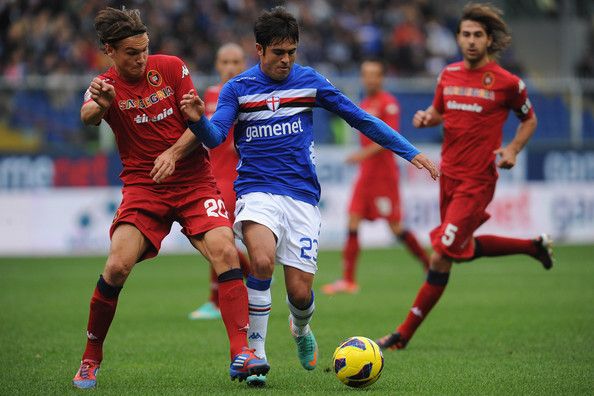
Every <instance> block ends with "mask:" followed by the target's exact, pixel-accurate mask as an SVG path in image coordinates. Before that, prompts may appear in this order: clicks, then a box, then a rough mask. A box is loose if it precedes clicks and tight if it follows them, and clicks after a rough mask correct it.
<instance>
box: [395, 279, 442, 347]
mask: <svg viewBox="0 0 594 396" xmlns="http://www.w3.org/2000/svg"><path fill="white" fill-rule="evenodd" d="M449 276H450V273H449V272H436V271H432V270H429V273H428V274H427V280H426V281H425V283H423V285H422V286H421V288H420V289H419V292H418V294H417V297H416V298H415V301H414V303H413V306H412V308H411V309H410V311H409V313H408V315H407V316H406V319H405V320H404V322H403V323H402V324H401V325H400V326H398V328H397V329H396V331H398V332H399V333H400V335H402V337H404V338H406V339H407V340H410V339H411V337H412V336H413V334H414V333H415V331H416V330H417V328H418V327H419V326H420V325H421V323H422V322H423V320H424V319H425V318H426V317H427V315H429V312H431V309H432V308H433V307H434V306H435V304H437V302H438V301H439V298H440V297H441V294H442V293H443V291H444V290H445V288H446V285H447V283H448V279H449Z"/></svg>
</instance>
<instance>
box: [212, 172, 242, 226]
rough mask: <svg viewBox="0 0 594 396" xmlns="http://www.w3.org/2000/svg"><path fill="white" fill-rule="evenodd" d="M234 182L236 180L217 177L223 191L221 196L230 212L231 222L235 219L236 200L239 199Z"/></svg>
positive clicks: (219, 186) (218, 184)
mask: <svg viewBox="0 0 594 396" xmlns="http://www.w3.org/2000/svg"><path fill="white" fill-rule="evenodd" d="M233 182H234V180H229V179H217V186H218V188H219V190H220V191H221V196H222V197H223V201H224V202H225V207H226V208H227V212H229V220H231V223H233V221H234V220H235V201H236V200H237V198H236V196H235V190H234V189H233Z"/></svg>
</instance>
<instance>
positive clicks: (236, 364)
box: [229, 347, 270, 382]
mask: <svg viewBox="0 0 594 396" xmlns="http://www.w3.org/2000/svg"><path fill="white" fill-rule="evenodd" d="M269 370H270V366H269V365H268V362H266V360H265V359H260V358H259V357H258V356H256V355H255V354H254V349H248V348H246V347H244V348H243V349H242V351H241V353H240V354H237V355H235V357H234V358H233V361H232V362H231V365H230V366H229V375H230V376H231V381H234V380H235V379H238V380H239V382H241V381H243V380H245V379H247V378H248V377H249V376H252V375H265V374H266V373H268V371H269Z"/></svg>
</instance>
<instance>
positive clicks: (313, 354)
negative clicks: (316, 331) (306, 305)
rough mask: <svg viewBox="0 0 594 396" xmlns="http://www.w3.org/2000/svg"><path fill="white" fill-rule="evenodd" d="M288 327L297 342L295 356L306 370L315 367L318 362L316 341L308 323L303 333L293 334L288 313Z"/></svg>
mask: <svg viewBox="0 0 594 396" xmlns="http://www.w3.org/2000/svg"><path fill="white" fill-rule="evenodd" d="M289 329H290V330H291V335H292V336H293V339H294V340H295V343H296V344H297V356H299V361H300V362H301V365H302V366H303V368H304V369H306V370H313V369H315V368H316V365H317V363H318V343H317V342H316V338H315V337H314V335H313V332H312V331H311V329H310V328H309V325H307V327H306V330H305V334H303V335H298V334H295V333H294V332H293V321H292V320H291V315H289Z"/></svg>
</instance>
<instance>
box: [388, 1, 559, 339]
mask: <svg viewBox="0 0 594 396" xmlns="http://www.w3.org/2000/svg"><path fill="white" fill-rule="evenodd" d="M457 39H458V45H459V47H460V50H461V52H462V55H463V61H462V62H457V63H453V64H450V65H449V66H447V67H446V68H445V70H443V71H442V73H441V74H440V76H439V78H438V84H437V88H436V90H435V97H434V99H433V104H432V105H431V106H429V108H427V109H426V110H419V111H417V112H416V113H415V115H414V117H413V124H414V126H415V127H417V128H423V127H430V126H435V125H438V124H440V123H442V122H443V124H444V141H443V145H442V152H441V155H442V164H441V171H442V176H441V179H440V213H441V224H440V225H439V226H438V227H436V228H435V229H433V230H432V231H431V234H430V237H431V244H432V245H433V250H434V253H433V254H432V255H431V260H430V267H429V273H428V275H427V280H426V281H425V283H424V284H423V285H422V286H421V288H420V290H419V292H418V294H417V297H416V299H415V301H414V303H413V306H412V308H411V310H410V312H409V313H408V316H407V317H406V319H405V320H404V322H403V323H402V324H401V325H400V326H398V327H397V329H396V332H394V333H391V334H388V335H387V336H384V337H382V338H381V339H379V340H378V345H379V346H380V347H381V348H383V349H386V348H390V349H401V348H404V347H405V346H406V344H407V342H408V341H410V339H411V337H412V336H413V334H414V333H415V331H416V329H417V328H418V327H419V326H420V324H421V323H422V321H423V320H424V319H425V318H426V317H427V315H428V314H429V312H430V311H431V308H433V306H434V305H435V304H436V303H437V301H439V298H440V297H441V295H442V293H443V291H444V289H445V287H446V285H447V283H448V278H449V275H450V270H451V268H452V263H453V262H461V261H470V260H474V259H476V258H479V257H493V256H505V255H511V254H527V255H529V256H532V257H534V258H535V259H537V260H538V261H540V262H541V264H542V266H543V267H544V268H545V269H547V270H548V269H550V268H551V267H552V266H553V256H552V255H553V251H552V241H551V239H550V237H549V236H548V235H546V234H542V235H541V236H539V237H538V238H535V239H516V238H505V237H500V236H495V235H480V236H477V237H474V236H473V234H474V232H475V231H476V229H477V228H478V227H480V226H481V224H483V223H484V222H485V221H487V220H488V219H489V217H490V215H489V214H488V213H487V212H486V211H485V210H486V208H487V206H488V205H489V203H490V202H491V200H492V199H493V195H494V193H495V184H496V182H497V177H498V174H497V167H500V168H503V169H510V168H512V167H513V166H514V165H515V163H516V156H517V155H518V153H519V152H520V151H521V150H522V148H523V147H524V145H525V144H526V143H527V142H528V140H529V139H530V137H531V136H532V134H533V133H534V130H535V129H536V124H537V121H536V115H535V114H534V110H533V109H532V105H531V104H530V100H529V99H528V94H527V92H526V86H525V85H524V82H523V81H522V80H520V79H519V78H518V77H517V76H515V75H513V74H511V73H510V72H508V71H506V70H505V69H503V68H502V67H501V66H499V65H498V64H497V62H496V58H497V55H498V54H499V52H500V51H502V50H503V49H505V48H506V47H507V46H508V45H509V43H510V42H511V36H510V34H509V33H508V29H507V26H506V24H505V22H504V21H503V18H502V12H501V11H500V10H499V9H497V8H495V7H493V6H490V5H484V4H468V5H467V6H466V7H465V8H464V10H463V13H462V18H461V19H460V22H459V25H458V32H457ZM510 110H512V111H513V112H514V113H515V114H516V116H517V117H518V118H519V119H520V124H519V126H518V129H517V131H516V135H515V137H514V138H513V140H512V141H511V142H510V143H509V144H508V145H507V146H504V147H503V146H501V144H502V139H503V132H502V127H503V123H504V122H505V120H506V118H507V116H508V113H509V111H510ZM497 155H499V157H500V158H499V160H498V161H497Z"/></svg>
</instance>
